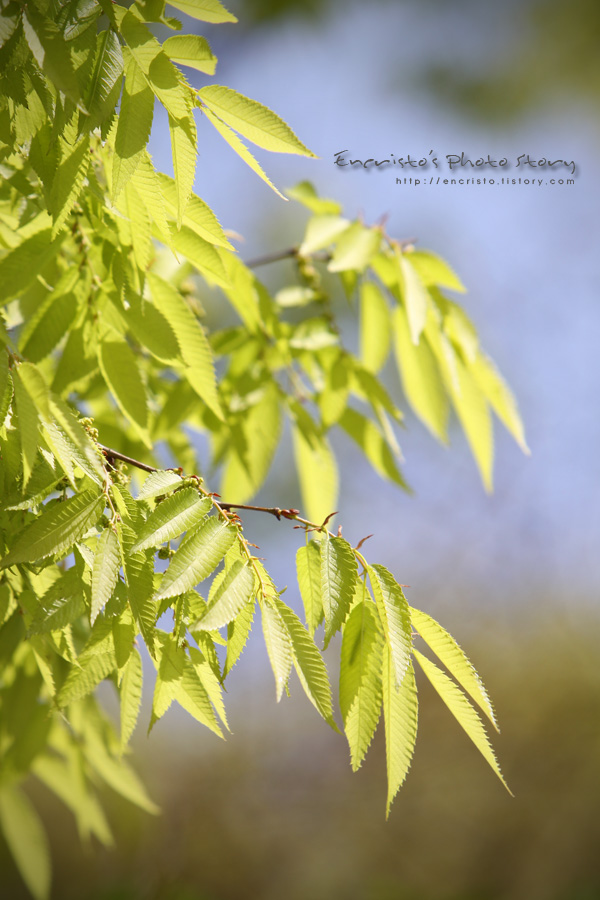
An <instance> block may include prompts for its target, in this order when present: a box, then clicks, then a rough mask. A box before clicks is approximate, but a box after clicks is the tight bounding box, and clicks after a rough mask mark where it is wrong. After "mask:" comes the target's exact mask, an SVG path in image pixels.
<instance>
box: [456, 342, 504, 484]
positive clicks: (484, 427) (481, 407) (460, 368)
mask: <svg viewBox="0 0 600 900" xmlns="http://www.w3.org/2000/svg"><path fill="white" fill-rule="evenodd" d="M456 370H457V375H458V385H457V386H456V387H455V386H454V385H453V384H452V383H451V382H449V383H448V385H447V386H448V389H449V391H450V396H451V398H452V403H453V405H454V409H455V410H456V413H457V415H458V418H459V419H460V423H461V425H462V427H463V431H464V432H465V435H466V437H467V441H468V442H469V446H470V447H471V451H472V453H473V456H474V457H475V461H476V463H477V466H478V468H479V472H480V475H481V479H482V481H483V484H484V487H485V489H486V490H487V491H488V492H491V490H492V470H493V466H494V434H493V429H492V417H491V415H490V411H489V407H488V405H487V402H486V399H485V396H484V394H483V393H482V391H481V390H480V388H479V386H478V384H477V382H476V381H475V380H474V379H473V377H472V376H471V374H470V371H469V370H468V369H467V367H466V366H465V365H463V363H462V362H461V361H460V360H459V359H457V360H456Z"/></svg>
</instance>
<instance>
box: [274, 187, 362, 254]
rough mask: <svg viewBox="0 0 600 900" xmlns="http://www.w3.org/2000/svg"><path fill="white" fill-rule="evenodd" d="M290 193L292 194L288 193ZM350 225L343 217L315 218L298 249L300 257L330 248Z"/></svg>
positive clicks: (324, 216)
mask: <svg viewBox="0 0 600 900" xmlns="http://www.w3.org/2000/svg"><path fill="white" fill-rule="evenodd" d="M288 193H290V192H289V191H288ZM349 225H350V222H349V221H348V219H344V218H342V216H336V215H321V216H313V217H312V218H311V219H309V220H308V224H307V226H306V232H305V234H304V240H303V241H302V243H301V244H300V247H299V249H298V253H299V255H300V256H310V254H311V253H315V252H316V251H317V250H322V249H323V248H324V247H329V245H330V244H331V243H333V241H334V240H335V239H336V238H337V237H339V235H340V234H341V233H342V232H343V231H346V229H347V228H348V227H349Z"/></svg>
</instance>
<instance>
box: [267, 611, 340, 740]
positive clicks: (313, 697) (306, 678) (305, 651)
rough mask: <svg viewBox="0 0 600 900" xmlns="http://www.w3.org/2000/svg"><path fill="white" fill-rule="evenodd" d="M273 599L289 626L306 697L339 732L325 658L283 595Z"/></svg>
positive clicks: (297, 671)
mask: <svg viewBox="0 0 600 900" xmlns="http://www.w3.org/2000/svg"><path fill="white" fill-rule="evenodd" d="M272 602H273V603H274V604H275V606H276V607H277V611H278V612H279V615H280V616H281V619H282V620H283V623H284V625H285V627H286V629H287V632H288V635H289V638H290V641H291V644H292V652H293V655H294V668H295V669H296V673H297V675H298V678H299V679H300V683H301V684H302V687H303V688H304V692H305V694H306V696H307V697H308V699H309V700H310V702H311V703H312V704H313V706H314V707H315V709H316V710H317V711H318V712H319V713H320V715H321V716H322V717H323V718H324V719H325V721H326V722H327V724H328V725H330V726H331V727H332V728H333V730H334V731H339V728H338V727H337V725H336V723H335V720H334V718H333V707H332V703H331V686H330V684H329V678H328V676H327V668H326V666H325V663H324V662H323V657H322V656H321V654H320V653H319V651H318V649H317V647H315V644H314V641H313V640H312V638H311V637H310V635H309V634H308V633H307V632H306V631H305V630H304V627H303V626H302V622H301V621H300V619H299V618H298V616H297V615H296V613H295V612H294V611H293V610H292V609H290V608H289V606H286V604H285V603H284V602H283V601H282V600H281V598H280V597H273V598H272Z"/></svg>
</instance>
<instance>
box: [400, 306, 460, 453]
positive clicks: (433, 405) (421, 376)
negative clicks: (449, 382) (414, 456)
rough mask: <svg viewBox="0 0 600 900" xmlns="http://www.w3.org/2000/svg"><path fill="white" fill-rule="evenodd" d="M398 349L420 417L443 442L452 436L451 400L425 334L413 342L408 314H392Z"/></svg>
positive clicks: (404, 380) (410, 399) (412, 402)
mask: <svg viewBox="0 0 600 900" xmlns="http://www.w3.org/2000/svg"><path fill="white" fill-rule="evenodd" d="M392 325H393V330H394V349H395V351H396V359H397V362H398V368H399V370H400V373H401V375H402V386H403V388H404V393H405V394H406V398H407V400H408V402H409V403H410V405H411V406H412V408H413V410H414V411H415V413H416V414H417V416H418V417H419V418H420V419H421V421H422V422H423V423H424V424H425V425H426V426H427V427H428V428H429V430H430V431H431V432H432V433H433V434H434V435H435V436H436V437H437V438H439V440H440V441H442V442H443V443H447V440H448V437H447V433H448V412H449V403H448V397H447V395H446V390H445V388H444V382H443V381H442V377H441V374H440V370H439V368H438V364H437V362H436V358H435V356H434V354H433V353H432V351H431V348H430V347H429V344H428V343H427V342H426V340H425V338H424V337H423V338H422V339H421V340H420V341H419V343H418V344H417V345H415V344H413V342H412V340H411V337H410V331H409V328H408V321H407V318H406V313H405V311H404V310H403V309H401V308H400V307H397V308H396V309H395V310H394V312H393V313H392Z"/></svg>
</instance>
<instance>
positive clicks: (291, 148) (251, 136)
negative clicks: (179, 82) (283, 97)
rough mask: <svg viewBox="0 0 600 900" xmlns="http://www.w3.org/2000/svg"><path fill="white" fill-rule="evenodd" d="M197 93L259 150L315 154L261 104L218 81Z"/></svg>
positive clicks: (303, 154) (224, 120)
mask: <svg viewBox="0 0 600 900" xmlns="http://www.w3.org/2000/svg"><path fill="white" fill-rule="evenodd" d="M198 93H199V96H200V99H201V100H202V102H203V103H205V104H206V106H208V108H209V109H210V110H212V112H213V113H215V115H217V116H218V117H219V119H221V120H222V121H223V122H225V123H226V124H227V125H229V126H230V128H233V130H234V131H237V132H238V133H239V134H241V135H242V137H245V138H246V139H247V140H249V141H252V143H253V144H256V145H257V146H259V147H262V148H263V150H272V151H273V152H275V153H298V154H300V155H301V156H313V157H314V156H315V154H314V153H313V152H312V151H311V150H309V149H308V147H305V146H304V144H303V143H302V142H301V141H300V140H298V138H297V137H296V135H295V134H294V132H293V131H292V129H291V128H290V127H289V125H286V123H285V122H284V121H283V119H280V118H279V116H278V115H276V114H275V113H274V112H272V110H270V109H269V108H268V107H266V106H263V105H262V103H257V101H256V100H250V98H249V97H244V96H243V94H238V92H237V91H234V90H232V89H231V88H228V87H223V86H222V85H219V84H211V85H209V86H208V87H204V88H202V89H201V90H200V91H199V92H198Z"/></svg>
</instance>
